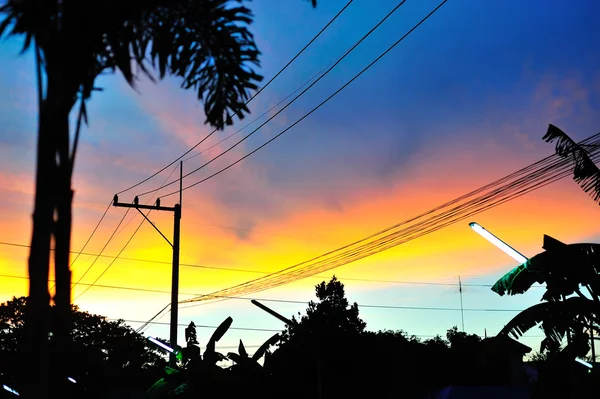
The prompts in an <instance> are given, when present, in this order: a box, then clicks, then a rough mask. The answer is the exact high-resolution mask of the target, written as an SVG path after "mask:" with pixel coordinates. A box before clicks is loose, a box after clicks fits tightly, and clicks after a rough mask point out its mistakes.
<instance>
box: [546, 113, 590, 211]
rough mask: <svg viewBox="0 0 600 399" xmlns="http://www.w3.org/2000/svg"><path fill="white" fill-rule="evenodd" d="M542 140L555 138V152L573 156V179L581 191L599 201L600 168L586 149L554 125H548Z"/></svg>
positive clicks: (549, 140) (551, 140) (563, 155)
mask: <svg viewBox="0 0 600 399" xmlns="http://www.w3.org/2000/svg"><path fill="white" fill-rule="evenodd" d="M543 140H545V141H546V142H548V143H551V142H553V141H555V140H556V153H557V154H558V155H560V156H561V157H563V158H566V157H569V156H572V157H573V160H574V162H575V167H574V169H573V179H574V180H575V181H576V182H577V184H579V185H580V186H581V188H582V189H583V191H585V192H586V193H588V194H589V195H591V196H592V198H593V199H594V201H595V202H598V203H600V169H598V167H597V166H596V164H595V163H594V162H593V161H592V159H591V158H590V156H589V153H588V152H587V151H586V149H585V148H584V147H582V146H581V145H579V144H577V143H576V142H575V141H573V139H571V138H570V137H569V136H568V135H567V134H566V133H565V132H563V131H562V130H560V129H559V128H557V127H556V126H554V125H549V126H548V131H547V132H546V134H545V135H544V137H543Z"/></svg>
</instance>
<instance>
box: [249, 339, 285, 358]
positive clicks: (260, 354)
mask: <svg viewBox="0 0 600 399" xmlns="http://www.w3.org/2000/svg"><path fill="white" fill-rule="evenodd" d="M280 339H281V336H280V335H279V334H275V335H273V336H272V337H271V338H269V339H268V340H267V341H265V343H264V344H262V345H261V346H260V348H258V350H257V351H256V352H254V355H253V356H252V360H254V361H258V360H259V359H260V358H261V357H263V356H264V354H265V353H266V352H267V350H268V349H269V348H270V347H271V346H272V345H275V344H276V343H277V342H279V340H280Z"/></svg>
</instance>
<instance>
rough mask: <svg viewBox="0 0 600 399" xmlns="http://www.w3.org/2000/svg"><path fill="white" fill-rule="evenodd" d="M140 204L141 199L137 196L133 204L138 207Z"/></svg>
mask: <svg viewBox="0 0 600 399" xmlns="http://www.w3.org/2000/svg"><path fill="white" fill-rule="evenodd" d="M139 202H140V200H139V198H138V197H137V195H136V196H135V198H134V199H133V203H134V204H135V205H137V204H138V203H139Z"/></svg>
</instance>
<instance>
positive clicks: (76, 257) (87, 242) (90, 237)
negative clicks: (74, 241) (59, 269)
mask: <svg viewBox="0 0 600 399" xmlns="http://www.w3.org/2000/svg"><path fill="white" fill-rule="evenodd" d="M109 209H110V203H109V204H108V206H107V207H106V209H105V210H104V213H103V214H102V216H101V217H100V220H98V223H97V224H96V227H94V230H92V233H91V234H90V235H89V237H88V238H87V240H86V241H85V244H83V247H81V250H80V251H79V252H77V256H75V259H74V260H73V262H71V264H69V269H71V268H73V265H74V264H75V262H77V259H79V256H80V255H81V253H82V252H83V251H84V250H85V248H86V247H87V245H88V244H89V243H90V240H91V239H92V237H94V234H96V231H97V230H98V227H100V224H102V221H103V220H104V217H105V216H106V214H107V213H108V210H109ZM69 253H72V252H71V251H69ZM98 256H99V255H98ZM96 259H97V258H96ZM94 262H95V261H94ZM93 265H94V264H93V263H92V265H90V268H91V267H92V266H93ZM88 271H89V269H88V270H87V271H86V272H85V273H87V272H88ZM85 273H84V276H85ZM82 278H83V277H82ZM79 281H81V279H79ZM75 285H77V284H75ZM54 287H56V284H54V285H53V286H52V288H50V291H52V290H53V289H54Z"/></svg>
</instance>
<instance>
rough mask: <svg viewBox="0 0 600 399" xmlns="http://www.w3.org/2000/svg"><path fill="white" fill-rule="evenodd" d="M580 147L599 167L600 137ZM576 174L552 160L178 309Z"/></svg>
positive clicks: (384, 244) (283, 280) (435, 226)
mask: <svg viewBox="0 0 600 399" xmlns="http://www.w3.org/2000/svg"><path fill="white" fill-rule="evenodd" d="M580 144H581V145H585V146H586V148H588V149H589V150H588V154H589V157H590V159H591V160H592V161H594V162H596V161H598V160H599V159H600V147H599V145H600V133H598V134H596V135H594V136H591V137H590V138H588V139H586V140H584V141H582V142H581V143H580ZM573 168H574V161H573V159H571V158H568V157H567V158H563V157H560V156H558V155H556V154H554V155H551V156H549V157H546V158H544V159H542V160H540V161H538V162H535V163H533V164H531V165H529V166H527V167H525V168H523V169H520V170H518V171H516V172H514V173H512V174H510V175H508V176H505V177H503V178H501V179H498V180H496V181H494V182H492V183H490V184H487V185H485V186H483V187H481V188H479V189H477V190H474V191H471V192H469V193H467V194H465V195H462V196H460V197H458V198H456V199H454V200H452V201H449V202H446V203H444V204H442V205H440V206H438V207H436V208H433V209H431V210H428V211H427V212H424V213H421V214H419V215H417V216H415V217H412V218H410V219H407V220H405V221H403V222H400V223H397V224H395V225H393V226H390V227H388V228H386V229H384V230H381V231H378V232H376V233H374V234H371V235H369V236H368V237H365V238H362V239H360V240H358V241H355V242H353V243H350V244H347V245H344V246H342V247H340V248H337V249H335V250H332V251H329V252H327V253H324V254H322V255H319V256H317V257H314V258H312V259H309V260H306V261H304V262H301V263H297V264H295V265H292V266H289V267H287V268H284V269H282V270H279V271H277V272H274V273H271V274H268V275H265V276H261V277H259V278H255V279H253V280H250V281H247V282H245V283H242V284H238V285H235V286H233V287H229V288H225V289H222V290H219V291H216V292H213V293H210V294H206V295H202V296H199V297H195V298H191V299H188V300H184V301H181V302H180V303H190V302H201V301H208V300H213V299H219V298H227V297H233V296H243V295H248V294H253V293H256V292H260V291H265V290H268V289H271V288H274V287H279V286H281V285H284V284H289V283H292V282H294V281H297V280H300V279H303V278H306V277H310V276H313V275H315V274H318V273H323V272H325V271H328V270H331V269H334V268H337V267H340V266H343V265H347V264H349V263H352V262H355V261H357V260H360V259H363V258H366V257H368V256H371V255H374V254H376V253H379V252H382V251H385V250H387V249H390V248H393V247H396V246H398V245H400V244H404V243H406V242H409V241H412V240H414V239H416V238H419V237H422V236H424V235H427V234H430V233H433V232H435V231H437V230H439V229H442V228H444V227H447V226H449V225H452V224H454V223H457V222H459V221H462V220H464V219H467V218H471V217H472V216H474V215H477V214H479V213H481V212H484V211H486V210H488V209H491V208H493V207H496V206H498V205H501V204H503V203H505V202H508V201H511V200H513V199H516V198H519V197H521V196H523V195H525V194H527V193H530V192H532V191H534V190H537V189H539V188H542V187H544V186H547V185H548V184H551V183H553V182H556V181H558V180H560V179H563V178H565V177H567V176H569V175H571V174H572V173H573Z"/></svg>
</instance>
